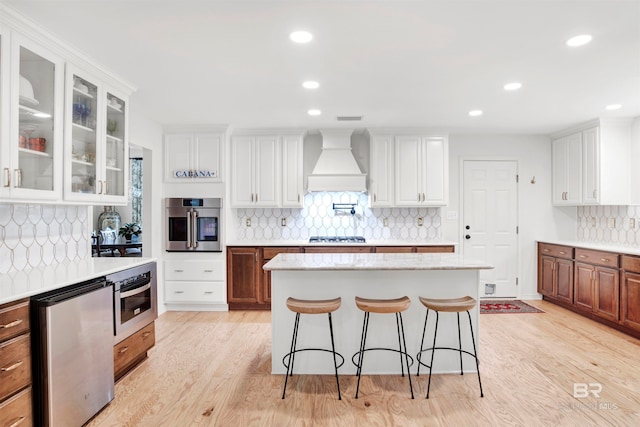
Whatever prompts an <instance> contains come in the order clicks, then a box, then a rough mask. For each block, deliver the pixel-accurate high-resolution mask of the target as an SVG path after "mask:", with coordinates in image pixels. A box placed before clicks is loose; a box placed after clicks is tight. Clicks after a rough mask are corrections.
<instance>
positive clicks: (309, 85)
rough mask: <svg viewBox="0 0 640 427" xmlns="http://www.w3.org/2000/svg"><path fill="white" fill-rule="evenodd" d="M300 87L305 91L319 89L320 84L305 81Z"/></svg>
mask: <svg viewBox="0 0 640 427" xmlns="http://www.w3.org/2000/svg"><path fill="white" fill-rule="evenodd" d="M302 87H304V88H305V89H318V88H319V87H320V83H318V82H314V81H313V80H307V81H306V82H303V83H302Z"/></svg>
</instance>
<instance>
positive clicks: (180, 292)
mask: <svg viewBox="0 0 640 427" xmlns="http://www.w3.org/2000/svg"><path fill="white" fill-rule="evenodd" d="M174 293H175V294H184V291H174Z"/></svg>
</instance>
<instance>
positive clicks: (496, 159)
mask: <svg viewBox="0 0 640 427" xmlns="http://www.w3.org/2000/svg"><path fill="white" fill-rule="evenodd" d="M468 161H478V162H515V164H516V175H517V176H518V181H517V182H516V222H517V226H518V230H519V227H520V222H521V221H520V219H521V218H520V161H519V160H518V159H517V158H514V157H502V156H460V157H459V160H458V186H459V188H458V210H459V211H460V214H459V215H458V241H459V242H460V244H459V247H460V253H461V254H462V255H464V242H463V241H462V239H463V234H464V233H463V232H462V227H463V223H464V209H465V206H464V191H465V188H464V162H468ZM520 244H521V242H520V233H519V232H518V233H517V234H516V248H517V251H518V253H517V254H516V278H517V280H518V284H517V285H516V299H521V298H522V283H523V281H522V280H521V272H522V248H521V246H520ZM479 287H480V284H479V283H478V288H479ZM498 299H499V298H498Z"/></svg>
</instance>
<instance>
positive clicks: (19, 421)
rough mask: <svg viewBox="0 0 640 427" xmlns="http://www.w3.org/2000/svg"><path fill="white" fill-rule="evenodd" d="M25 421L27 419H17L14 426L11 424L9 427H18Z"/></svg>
mask: <svg viewBox="0 0 640 427" xmlns="http://www.w3.org/2000/svg"><path fill="white" fill-rule="evenodd" d="M24 420H26V418H25V417H19V418H15V421H13V423H12V424H9V426H8V427H18V426H19V425H20V424H22V422H23V421H24Z"/></svg>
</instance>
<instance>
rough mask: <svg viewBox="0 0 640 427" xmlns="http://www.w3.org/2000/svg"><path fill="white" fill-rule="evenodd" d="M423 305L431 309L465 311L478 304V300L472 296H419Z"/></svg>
mask: <svg viewBox="0 0 640 427" xmlns="http://www.w3.org/2000/svg"><path fill="white" fill-rule="evenodd" d="M419 298H420V302H421V303H422V305H424V306H425V307H427V308H428V309H430V310H435V311H446V312H454V313H455V312H458V313H460V312H463V311H469V310H471V309H473V308H474V307H475V306H476V300H475V299H474V298H472V297H470V296H466V297H462V298H445V299H436V298H425V297H419Z"/></svg>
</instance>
